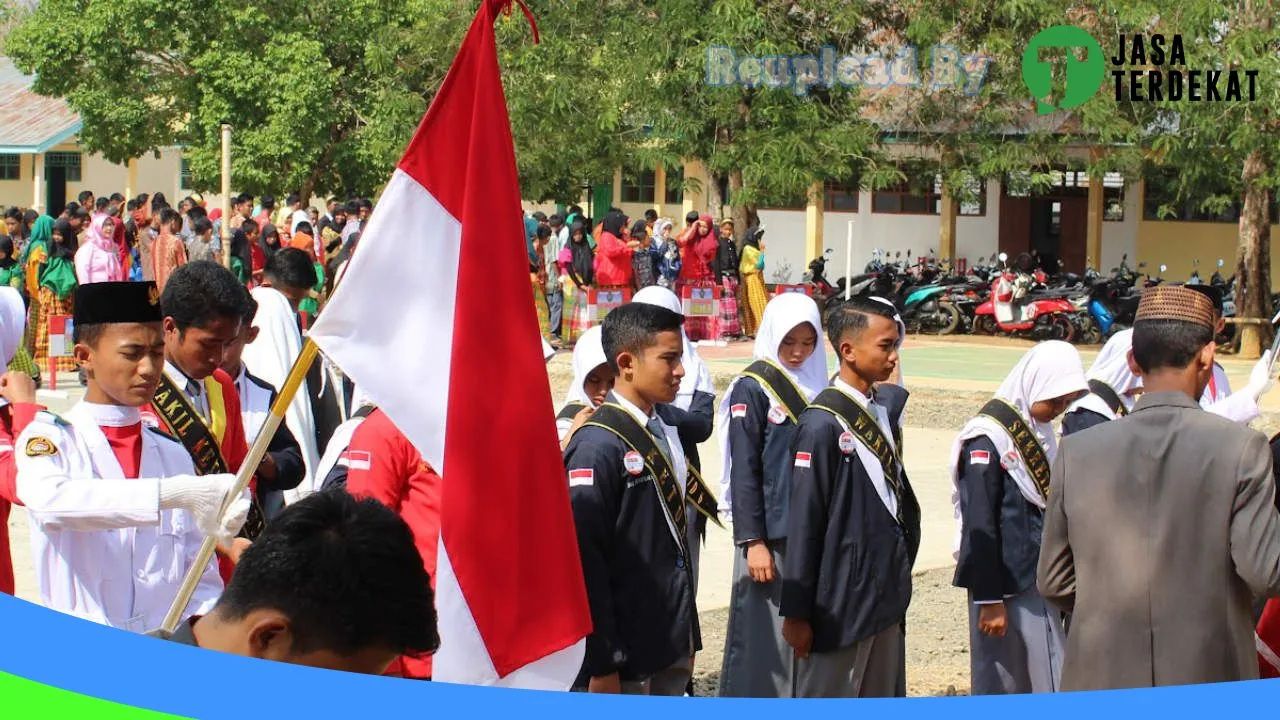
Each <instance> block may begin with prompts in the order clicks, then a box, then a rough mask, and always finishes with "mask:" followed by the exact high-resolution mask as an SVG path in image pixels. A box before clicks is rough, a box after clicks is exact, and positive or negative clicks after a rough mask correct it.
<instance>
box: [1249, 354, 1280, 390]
mask: <svg viewBox="0 0 1280 720" xmlns="http://www.w3.org/2000/svg"><path fill="white" fill-rule="evenodd" d="M1271 357H1272V351H1271V350H1269V349H1268V350H1267V351H1266V352H1264V353H1262V357H1260V358H1258V362H1256V363H1254V365H1253V370H1251V371H1250V372H1249V384H1248V385H1245V386H1244V391H1245V392H1247V393H1249V395H1251V396H1252V397H1253V398H1255V399H1257V398H1260V397H1262V396H1263V395H1265V394H1266V393H1267V391H1268V390H1270V389H1271V386H1272V385H1274V384H1275V382H1274V380H1275V379H1274V377H1273V376H1272V374H1271Z"/></svg>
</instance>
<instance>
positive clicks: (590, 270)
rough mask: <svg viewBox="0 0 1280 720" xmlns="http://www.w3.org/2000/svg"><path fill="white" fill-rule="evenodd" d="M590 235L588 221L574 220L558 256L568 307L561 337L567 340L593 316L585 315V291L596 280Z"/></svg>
mask: <svg viewBox="0 0 1280 720" xmlns="http://www.w3.org/2000/svg"><path fill="white" fill-rule="evenodd" d="M590 238H591V235H590V233H588V232H587V224H586V223H584V222H583V221H581V220H574V221H573V223H572V224H571V225H570V226H569V245H568V247H566V248H565V249H564V250H561V251H560V257H559V259H558V262H559V263H560V282H561V285H562V286H563V288H564V304H565V307H566V308H569V315H568V319H567V320H565V321H564V327H565V331H564V332H565V335H564V341H565V342H566V343H569V344H572V343H573V342H574V340H575V339H576V338H577V337H578V336H579V335H580V334H582V333H583V332H584V331H586V329H587V328H589V327H591V325H592V322H591V321H592V319H593V318H591V317H588V308H589V305H588V302H587V300H588V298H587V293H588V292H589V291H590V290H591V288H592V287H594V286H595V282H596V271H595V261H596V256H595V251H593V250H592V249H591V243H590Z"/></svg>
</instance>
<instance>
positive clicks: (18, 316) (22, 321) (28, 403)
mask: <svg viewBox="0 0 1280 720" xmlns="http://www.w3.org/2000/svg"><path fill="white" fill-rule="evenodd" d="M25 329H26V307H25V306H24V305H23V303H22V295H21V294H20V293H19V292H18V291H17V290H15V289H14V288H12V287H0V358H3V359H4V361H5V362H6V363H12V362H13V360H14V358H15V357H16V354H17V353H18V352H19V351H20V350H21V349H22V341H23V335H24V331H25ZM43 409H44V408H43V407H42V406H40V405H38V404H36V388H35V382H34V381H33V380H32V379H31V377H30V376H27V375H24V374H23V373H21V372H10V373H8V374H6V375H5V376H4V378H3V379H0V592H2V593H5V594H8V595H12V594H13V558H12V557H11V556H10V554H9V508H10V507H11V506H12V505H18V504H21V503H19V502H18V495H17V489H16V487H15V479H16V477H17V474H18V473H17V468H16V466H15V465H14V458H13V446H14V443H15V442H16V441H17V437H18V435H19V434H20V433H21V432H22V431H23V430H24V429H26V427H27V425H28V424H30V423H31V421H32V420H34V419H35V416H36V413H38V412H40V411H41V410H43Z"/></svg>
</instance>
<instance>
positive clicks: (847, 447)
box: [839, 432, 858, 455]
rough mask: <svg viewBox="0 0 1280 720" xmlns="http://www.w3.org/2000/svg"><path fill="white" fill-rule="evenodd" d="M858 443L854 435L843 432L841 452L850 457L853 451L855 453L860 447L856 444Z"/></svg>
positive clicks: (841, 434) (841, 435)
mask: <svg viewBox="0 0 1280 720" xmlns="http://www.w3.org/2000/svg"><path fill="white" fill-rule="evenodd" d="M856 442H857V440H856V439H854V437H853V433H851V432H843V433H840V443H839V444H840V452H842V453H844V454H845V455H850V454H852V453H853V451H854V450H855V449H857V447H858V446H857V445H856V444H855V443H856Z"/></svg>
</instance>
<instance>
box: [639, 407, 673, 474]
mask: <svg viewBox="0 0 1280 720" xmlns="http://www.w3.org/2000/svg"><path fill="white" fill-rule="evenodd" d="M645 429H647V430H648V431H649V434H650V435H652V436H653V439H654V441H655V442H657V443H658V449H660V450H662V453H663V454H664V455H666V456H667V462H668V463H670V464H671V467H672V468H674V467H675V466H676V463H675V456H674V455H672V454H671V443H669V442H667V433H666V430H665V429H664V428H663V427H662V421H661V420H659V419H658V416H657V415H654V416H653V417H651V418H649V422H647V423H645Z"/></svg>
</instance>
